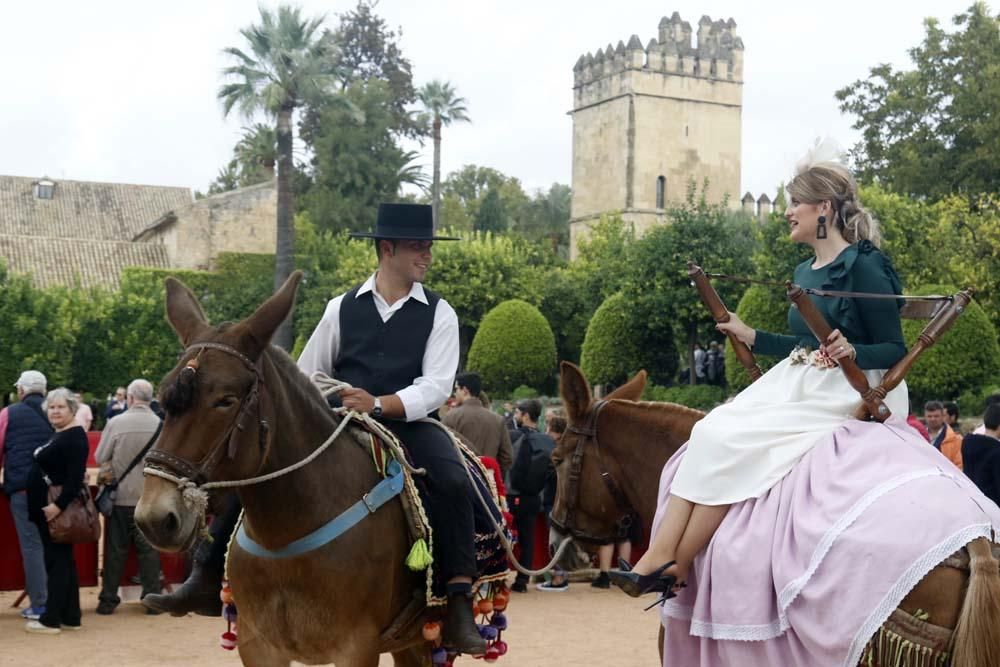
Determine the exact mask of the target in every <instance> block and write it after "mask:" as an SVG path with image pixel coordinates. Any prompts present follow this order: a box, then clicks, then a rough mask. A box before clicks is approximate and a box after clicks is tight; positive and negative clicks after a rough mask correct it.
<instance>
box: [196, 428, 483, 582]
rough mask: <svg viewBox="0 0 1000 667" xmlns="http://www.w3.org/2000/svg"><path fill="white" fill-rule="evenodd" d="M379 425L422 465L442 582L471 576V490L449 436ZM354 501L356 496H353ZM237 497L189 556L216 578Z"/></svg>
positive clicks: (233, 521) (473, 561)
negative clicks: (215, 573)
mask: <svg viewBox="0 0 1000 667" xmlns="http://www.w3.org/2000/svg"><path fill="white" fill-rule="evenodd" d="M383 424H384V425H385V426H386V427H387V428H388V429H389V430H390V431H392V432H393V433H394V434H395V435H396V437H397V438H399V439H400V440H401V441H402V442H403V443H404V444H405V445H406V448H407V450H408V451H409V452H410V456H411V458H412V459H413V463H414V465H416V466H417V467H418V468H426V470H427V475H425V476H424V477H423V479H422V483H423V484H424V485H425V486H426V488H427V496H428V498H425V501H426V502H427V503H428V505H429V506H428V507H427V510H428V512H429V514H430V516H431V522H432V524H433V530H434V554H433V555H434V563H435V567H436V568H437V571H438V572H439V573H440V574H441V575H442V577H443V578H444V580H445V581H447V580H449V579H451V578H453V577H471V578H473V579H475V578H476V574H477V572H476V546H475V519H474V514H473V506H472V494H473V491H472V488H471V487H470V484H469V478H468V475H467V473H466V471H465V464H464V463H463V462H462V460H461V459H460V458H459V455H458V452H457V451H455V445H454V444H453V443H452V441H451V437H450V436H449V435H448V434H447V433H445V432H444V430H443V429H441V428H440V427H439V426H437V425H436V424H433V423H430V422H402V421H393V420H386V421H384V422H383ZM359 500H360V499H359ZM240 510H241V507H240V502H239V498H238V497H237V496H236V494H235V493H234V494H233V495H232V498H231V499H230V500H229V501H228V503H227V505H226V509H225V511H224V512H223V513H222V514H220V515H219V516H217V517H215V518H214V519H213V520H212V525H211V527H210V529H209V533H210V534H211V535H212V541H211V542H210V543H209V542H207V541H206V542H203V543H202V544H201V545H199V547H198V550H197V551H196V553H195V560H196V561H198V562H199V563H201V564H202V566H203V567H205V568H207V569H209V570H210V571H213V572H217V573H218V574H219V576H222V573H223V571H224V569H225V563H226V547H227V545H228V544H229V538H230V537H231V536H232V534H233V530H235V529H236V522H237V520H238V519H239V516H240Z"/></svg>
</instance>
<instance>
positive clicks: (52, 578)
mask: <svg viewBox="0 0 1000 667" xmlns="http://www.w3.org/2000/svg"><path fill="white" fill-rule="evenodd" d="M38 533H39V535H41V537H42V548H43V549H44V550H45V574H46V576H47V577H48V582H49V583H48V600H47V601H46V603H45V613H44V614H42V616H41V618H39V619H38V621H39V622H40V623H41V624H42V625H46V626H48V627H50V628H58V627H59V626H61V625H80V616H81V614H80V582H79V580H78V579H77V576H76V560H75V559H74V558H73V545H72V544H56V543H55V542H53V541H52V538H51V537H49V528H48V526H43V525H39V526H38Z"/></svg>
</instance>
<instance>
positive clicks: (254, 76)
mask: <svg viewBox="0 0 1000 667" xmlns="http://www.w3.org/2000/svg"><path fill="white" fill-rule="evenodd" d="M301 13H302V10H301V9H299V8H298V7H290V6H288V5H281V6H279V7H278V9H277V11H271V10H269V9H265V8H263V7H261V8H260V23H259V24H258V25H251V26H249V27H246V28H243V29H241V30H240V34H241V35H243V38H244V39H245V40H246V42H247V45H248V46H249V52H244V51H242V50H240V49H238V48H236V47H229V48H227V49H225V50H224V53H226V54H228V55H230V56H232V57H233V59H234V60H235V61H236V64H234V65H231V66H229V67H226V68H224V69H223V70H222V74H223V75H224V76H225V77H227V78H228V79H229V80H230V83H226V84H224V85H223V86H222V87H220V88H219V93H218V97H219V99H220V100H222V107H223V115H224V116H228V115H229V113H230V112H231V111H232V110H233V108H234V107H238V108H239V111H240V114H241V115H242V116H243V117H244V118H246V119H248V120H251V119H253V118H254V116H255V114H257V113H258V112H261V111H262V112H264V113H265V114H266V115H267V116H268V117H269V118H270V119H272V120H273V121H274V123H275V135H276V143H277V149H278V150H277V158H278V178H277V188H278V206H277V225H276V226H277V239H276V251H275V262H274V285H275V289H277V288H278V287H279V286H280V285H281V284H282V283H284V281H285V279H286V278H287V277H288V275H289V274H290V273H291V272H292V269H293V265H294V256H293V252H294V248H295V227H294V224H293V221H292V211H293V202H292V189H291V179H292V169H293V168H294V167H293V164H292V114H293V113H294V111H295V109H296V108H298V107H301V106H302V105H303V104H305V103H306V102H309V101H312V100H315V99H319V98H321V97H322V96H324V95H329V94H332V91H333V90H334V89H335V84H336V82H337V81H338V80H339V79H342V78H343V77H342V76H341V74H342V73H341V71H340V67H339V65H338V64H337V62H338V59H337V58H336V47H335V46H334V43H333V40H332V38H331V36H330V34H329V33H327V32H325V31H324V32H321V30H320V29H321V28H322V25H323V19H324V17H322V16H320V17H316V18H312V19H303V18H302V16H301ZM274 342H275V344H277V345H280V346H281V347H284V348H285V349H286V350H288V349H291V347H292V328H291V322H290V321H289V320H286V321H285V322H284V323H283V324H282V325H281V327H279V328H278V331H277V332H276V333H275V336H274Z"/></svg>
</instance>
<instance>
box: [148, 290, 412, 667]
mask: <svg viewBox="0 0 1000 667" xmlns="http://www.w3.org/2000/svg"><path fill="white" fill-rule="evenodd" d="M301 277H302V274H301V273H299V272H296V273H294V274H293V275H292V276H291V277H290V278H289V279H288V281H287V282H286V283H285V284H284V286H282V287H281V289H280V290H278V292H276V293H275V294H274V296H272V297H271V298H270V299H268V300H267V301H266V302H265V303H264V304H263V305H261V306H260V307H259V308H258V309H257V310H256V312H254V313H253V315H251V316H250V317H249V318H247V319H245V320H243V321H241V322H238V323H236V324H232V325H223V326H221V327H212V326H210V325H209V324H208V323H207V322H206V320H205V316H204V314H203V312H202V310H201V308H200V306H199V305H198V303H197V301H196V299H195V297H194V295H193V294H192V293H191V292H190V290H188V289H187V288H186V287H184V285H182V284H181V283H180V282H178V281H176V280H173V279H168V280H167V317H168V319H169V320H170V324H171V325H172V326H173V328H174V330H175V331H176V332H177V334H178V336H179V338H180V340H181V343H182V344H183V345H184V346H185V347H186V348H188V352H186V353H185V354H183V355H182V358H181V361H180V362H179V363H178V365H177V366H176V367H175V368H174V369H173V370H172V371H171V372H170V373H169V374H168V375H167V376H166V377H165V378H164V380H163V383H162V387H164V390H163V392H162V398H163V404H164V407H165V408H166V410H167V418H166V421H165V422H164V426H163V432H162V434H161V436H160V439H159V441H158V443H157V445H156V447H155V449H154V452H158V453H157V454H156V455H155V456H154V458H153V459H152V460H154V461H158V462H164V461H175V462H179V463H176V465H175V466H173V467H174V468H175V469H178V470H188V468H189V470H188V471H189V473H190V474H189V475H185V476H186V477H189V478H192V479H194V481H196V482H201V481H206V480H212V481H217V480H243V479H247V478H251V477H254V476H257V475H261V474H265V473H268V472H272V471H276V470H280V469H282V468H284V467H286V466H289V465H291V464H294V463H296V462H298V461H301V460H302V459H304V458H306V457H307V456H308V455H309V454H310V453H311V452H313V451H314V450H315V449H316V448H317V447H318V446H319V445H320V444H321V443H322V442H323V441H324V440H326V439H327V438H328V436H330V435H331V434H332V433H333V432H334V430H335V429H336V427H337V422H336V421H335V420H334V417H333V415H332V414H331V412H330V410H329V409H328V407H327V405H326V401H325V400H324V399H323V397H322V396H321V395H320V393H319V391H318V390H317V389H316V388H315V387H314V386H313V385H312V383H311V382H310V381H309V380H308V378H306V377H305V375H303V374H302V373H301V372H300V371H299V369H298V367H297V366H296V365H295V362H294V361H292V359H291V357H289V356H288V355H287V354H285V353H284V352H283V351H281V350H279V349H278V348H275V347H273V346H271V345H270V344H269V341H270V340H271V336H272V334H273V333H274V331H275V329H276V328H277V327H278V325H279V324H280V323H281V322H282V321H283V320H284V319H285V318H286V317H288V315H289V313H290V311H291V309H292V304H293V303H294V300H295V291H296V288H297V286H298V283H299V281H300V280H301ZM203 343H210V345H209V346H202V347H199V348H198V349H194V348H192V345H198V344H203ZM227 349H229V350H233V351H235V352H236V353H237V354H235V355H234V354H232V353H231V352H227V351H226V350H227ZM237 355H240V356H237ZM241 356H242V357H244V358H241ZM185 462H187V463H186V465H188V468H185V465H182V464H185ZM199 477H201V478H202V479H198V478H199ZM380 479H381V478H380V477H379V476H378V475H377V474H376V471H375V468H374V466H373V464H372V459H371V453H370V452H366V451H365V450H363V449H362V448H361V447H360V446H359V445H358V444H357V441H356V440H355V439H354V438H353V437H352V436H351V435H350V434H349V433H347V432H346V431H345V432H344V433H342V434H341V435H340V436H338V438H337V440H336V441H335V442H333V443H332V445H331V446H330V447H329V448H328V449H327V450H326V451H324V452H323V453H322V454H321V455H320V456H319V457H317V458H316V459H315V460H314V461H312V462H311V463H309V464H308V465H306V466H304V467H302V468H300V469H298V470H295V471H294V472H291V473H289V474H287V475H284V476H281V477H278V478H276V479H273V480H271V481H267V482H263V483H260V484H256V485H253V486H243V487H240V488H239V489H237V493H238V494H239V496H240V500H241V501H242V503H243V507H244V525H245V528H246V531H247V534H248V535H249V536H250V537H251V538H252V539H253V540H255V541H256V542H257V543H258V544H260V545H262V546H263V547H265V548H266V549H277V548H280V547H283V546H285V545H287V544H289V543H290V542H292V541H294V540H296V539H298V538H301V537H303V536H304V535H307V534H308V533H310V532H312V531H314V530H316V529H317V528H318V527H320V526H321V525H323V524H324V523H326V522H327V521H329V520H330V519H332V518H333V517H335V516H337V515H338V514H340V513H341V512H343V511H344V510H345V509H347V508H348V507H350V506H351V505H353V504H354V503H356V502H357V501H358V500H360V499H361V498H362V497H363V496H364V495H365V494H366V493H368V492H369V491H370V490H371V489H372V488H373V487H374V486H375V485H376V484H377V483H378V482H379V481H380ZM135 519H136V523H137V524H138V525H139V526H140V528H141V530H142V531H143V533H144V534H145V535H146V537H147V538H148V539H149V541H150V542H151V543H152V544H153V545H154V546H156V547H157V548H158V549H160V550H163V551H179V550H183V549H185V548H187V546H189V545H190V544H191V542H192V540H193V538H194V537H195V536H196V534H197V532H198V530H199V529H200V525H199V519H200V517H199V513H198V512H196V511H193V510H192V509H190V508H189V507H188V506H187V505H186V504H185V502H184V498H183V497H182V494H181V492H180V491H179V490H178V486H177V485H176V484H175V483H172V482H169V481H167V480H165V479H161V478H159V477H155V476H150V475H147V476H146V480H145V486H144V489H143V494H142V498H141V499H140V501H139V504H138V506H137V507H136V513H135ZM409 548H410V541H409V532H408V530H407V528H406V523H405V517H404V515H403V509H402V507H401V504H400V502H399V501H398V500H393V501H390V502H388V503H387V504H386V505H384V506H382V507H381V508H379V509H378V511H376V512H375V513H373V514H370V515H369V516H368V517H367V518H365V519H364V520H363V521H361V522H360V523H358V524H357V525H356V526H354V527H353V528H352V529H351V530H349V531H347V532H346V533H344V534H343V535H341V536H340V537H339V538H337V539H336V540H334V541H332V542H329V543H327V544H326V545H324V546H322V547H320V548H318V549H315V550H313V551H310V552H308V553H305V554H302V555H300V556H295V557H292V558H287V559H282V560H271V559H265V558H259V557H254V556H251V555H250V554H248V553H247V552H245V551H244V550H243V549H242V548H241V547H239V546H238V545H236V543H235V541H234V543H233V546H232V547H231V548H230V556H229V564H228V565H229V572H228V574H229V579H230V585H231V588H232V591H233V596H234V598H235V601H236V603H237V605H238V608H239V655H240V659H241V660H242V661H243V664H244V665H253V666H255V667H256V666H262V667H263V666H267V667H272V666H282V667H284V666H287V665H289V664H290V663H291V661H293V660H297V661H299V662H302V663H305V664H326V663H336V664H337V665H338V666H341V667H376V666H377V665H378V662H379V655H380V654H381V653H392V654H393V657H394V660H395V664H396V665H399V666H401V667H418V666H419V665H422V664H424V661H425V660H426V659H427V652H426V649H425V642H424V640H423V637H422V635H421V632H420V628H421V623H422V620H423V619H422V614H420V613H419V612H420V607H421V606H422V605H421V604H420V603H419V602H418V603H417V604H416V605H414V601H415V600H418V601H421V602H422V595H423V593H422V578H423V575H422V574H420V575H418V574H416V573H414V572H411V571H410V570H408V569H407V568H406V566H405V565H404V560H405V558H406V555H407V553H408V551H409ZM415 591H420V593H419V595H418V596H417V597H416V598H415V595H414V593H415ZM415 607H416V610H415V613H411V612H414V608H415ZM404 611H406V613H405V614H404ZM401 615H402V616H401ZM403 616H405V618H406V620H405V622H404V621H403V620H401V619H402V617H403ZM390 628H393V631H392V632H386V631H387V629H390Z"/></svg>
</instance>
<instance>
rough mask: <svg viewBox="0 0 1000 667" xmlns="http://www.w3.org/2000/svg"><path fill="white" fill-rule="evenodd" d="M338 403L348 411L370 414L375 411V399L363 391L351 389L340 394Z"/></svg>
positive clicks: (355, 388)
mask: <svg viewBox="0 0 1000 667" xmlns="http://www.w3.org/2000/svg"><path fill="white" fill-rule="evenodd" d="M340 402H341V404H342V405H343V406H344V407H345V408H347V409H348V410H355V411H357V412H366V413H369V414H370V413H371V411H372V410H374V409H375V397H374V396H372V395H371V394H369V393H368V392H367V391H365V390H364V389H358V388H357V387H352V388H350V389H344V390H343V391H341V392H340Z"/></svg>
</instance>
